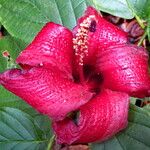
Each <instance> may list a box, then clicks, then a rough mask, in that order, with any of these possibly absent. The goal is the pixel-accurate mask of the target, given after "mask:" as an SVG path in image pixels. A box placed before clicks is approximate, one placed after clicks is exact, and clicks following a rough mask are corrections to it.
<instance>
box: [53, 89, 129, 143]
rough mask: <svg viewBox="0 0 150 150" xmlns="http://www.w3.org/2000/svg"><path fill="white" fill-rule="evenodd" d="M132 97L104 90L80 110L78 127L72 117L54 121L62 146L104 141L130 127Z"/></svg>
mask: <svg viewBox="0 0 150 150" xmlns="http://www.w3.org/2000/svg"><path fill="white" fill-rule="evenodd" d="M128 107H129V96H128V95H127V94H125V93H121V92H114V91H111V90H107V89H106V90H104V91H102V92H101V93H100V94H99V95H98V96H97V97H95V98H93V99H92V100H91V101H89V102H88V103H87V104H85V105H83V106H81V108H80V109H79V112H80V114H79V118H78V121H77V124H75V123H74V122H73V120H72V119H71V118H66V119H65V120H62V121H59V122H54V123H53V128H54V132H55V134H56V135H57V141H58V142H59V143H66V144H72V143H89V142H95V141H103V140H106V139H108V138H110V137H111V136H113V135H115V134H116V133H117V132H119V131H120V130H122V129H124V128H125V127H126V126H127V116H128Z"/></svg>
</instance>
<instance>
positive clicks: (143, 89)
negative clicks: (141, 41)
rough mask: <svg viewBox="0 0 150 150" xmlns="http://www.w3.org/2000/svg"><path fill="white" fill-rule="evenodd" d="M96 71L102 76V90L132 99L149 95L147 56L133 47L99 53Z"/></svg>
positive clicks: (108, 49) (142, 49)
mask: <svg viewBox="0 0 150 150" xmlns="http://www.w3.org/2000/svg"><path fill="white" fill-rule="evenodd" d="M96 68H97V71H98V72H99V73H101V74H102V75H103V79H104V84H103V87H104V88H109V89H112V90H116V91H122V92H126V93H128V94H129V95H130V96H134V97H141V98H142V97H146V96H149V95H150V77H149V73H148V54H147V51H146V50H145V49H144V48H142V47H137V46H135V45H120V46H112V47H109V48H107V49H103V50H101V51H99V54H98V59H97V67H96Z"/></svg>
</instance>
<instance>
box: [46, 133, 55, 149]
mask: <svg viewBox="0 0 150 150" xmlns="http://www.w3.org/2000/svg"><path fill="white" fill-rule="evenodd" d="M54 140H55V135H53V136H52V137H51V139H50V141H49V143H48V146H47V150H52V147H53V144H54Z"/></svg>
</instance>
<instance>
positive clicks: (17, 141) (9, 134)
mask: <svg viewBox="0 0 150 150" xmlns="http://www.w3.org/2000/svg"><path fill="white" fill-rule="evenodd" d="M42 133H43V132H42V130H40V129H39V128H38V126H37V125H36V124H35V123H34V118H32V117H31V116H30V115H28V114H26V113H24V112H23V111H20V110H18V109H14V108H9V107H3V108H0V147H1V149H3V150H12V149H14V150H20V149H30V150H38V149H44V148H45V146H46V144H47V141H48V140H47V139H46V137H43V134H42Z"/></svg>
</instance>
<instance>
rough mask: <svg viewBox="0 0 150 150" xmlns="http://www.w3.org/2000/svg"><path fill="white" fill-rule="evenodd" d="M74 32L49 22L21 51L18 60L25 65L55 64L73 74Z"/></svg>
mask: <svg viewBox="0 0 150 150" xmlns="http://www.w3.org/2000/svg"><path fill="white" fill-rule="evenodd" d="M72 46H73V44H72V33H71V31H69V30H68V29H67V28H65V27H63V26H61V25H58V24H55V23H53V22H49V23H47V24H46V25H45V26H44V27H43V28H42V30H41V31H40V32H39V33H38V35H37V36H36V37H35V39H34V40H33V41H32V43H31V44H30V45H29V46H28V47H27V48H26V49H25V50H23V51H22V52H21V54H20V55H19V57H18V58H17V60H16V62H17V63H19V64H23V65H30V66H38V65H46V66H48V67H49V66H50V67H51V65H52V66H55V67H56V68H59V69H60V70H61V71H64V72H66V73H68V74H69V75H71V72H72V67H71V65H72V56H73V49H72Z"/></svg>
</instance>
